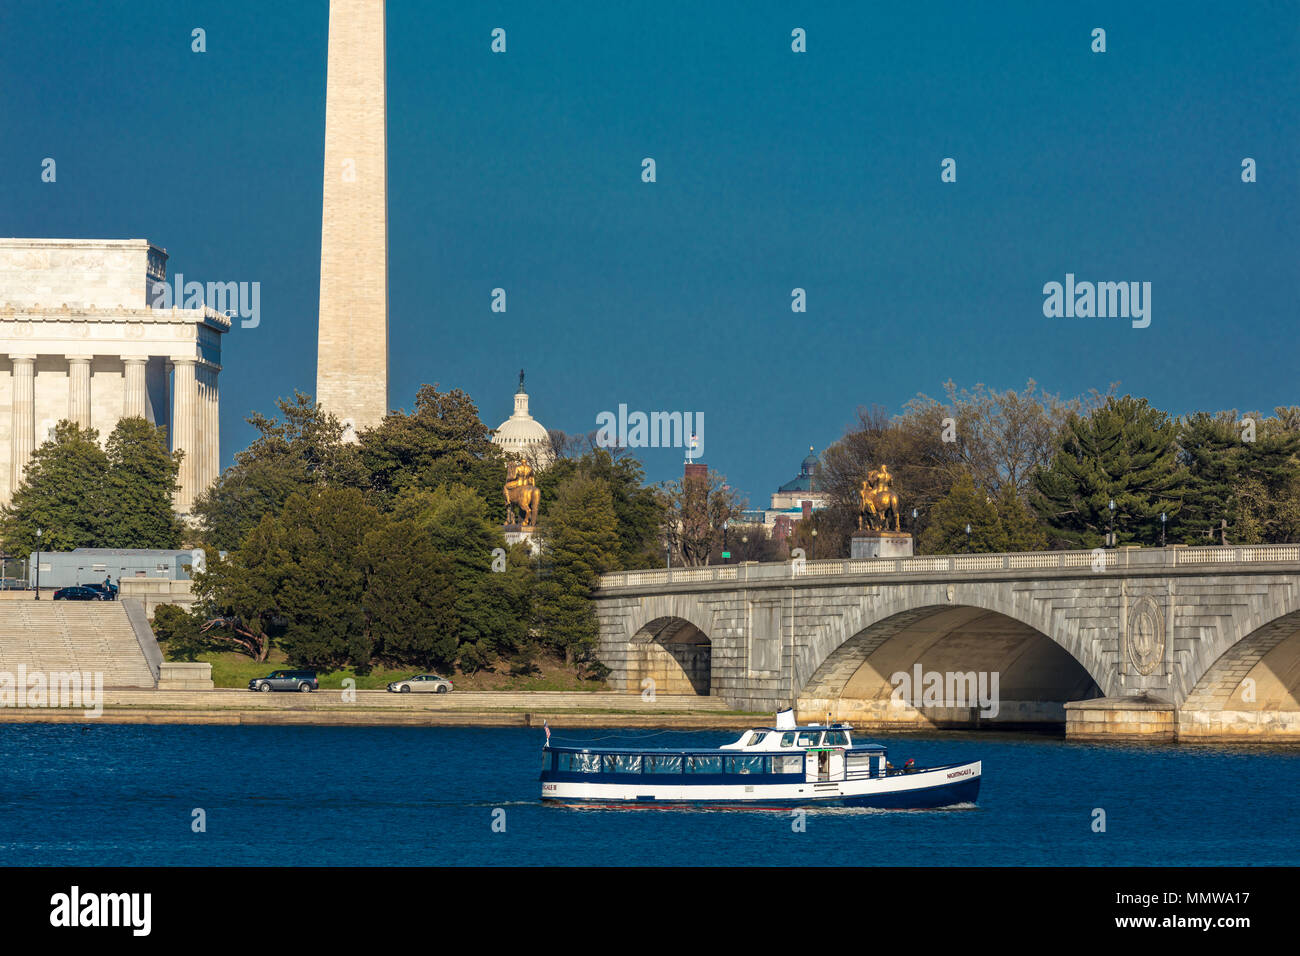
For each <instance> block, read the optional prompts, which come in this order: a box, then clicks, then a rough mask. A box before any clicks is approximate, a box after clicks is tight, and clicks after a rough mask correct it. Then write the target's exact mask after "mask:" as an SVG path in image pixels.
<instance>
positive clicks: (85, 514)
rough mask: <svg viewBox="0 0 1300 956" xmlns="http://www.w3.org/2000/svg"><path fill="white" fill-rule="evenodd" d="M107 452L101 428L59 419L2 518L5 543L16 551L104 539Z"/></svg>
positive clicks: (68, 546)
mask: <svg viewBox="0 0 1300 956" xmlns="http://www.w3.org/2000/svg"><path fill="white" fill-rule="evenodd" d="M107 473H108V457H107V455H105V454H104V450H103V449H102V448H100V446H99V432H97V431H96V430H95V429H93V428H82V427H80V426H79V425H77V424H75V423H73V422H70V421H61V422H59V423H58V425H56V426H55V429H54V437H53V438H52V439H51V440H50V441H47V442H45V443H44V444H42V445H41V446H40V447H39V448H37V449H36V451H35V453H34V454H33V455H32V458H31V460H30V461H29V462H28V465H27V470H26V471H25V472H24V474H23V480H22V483H21V484H20V485H19V486H18V489H17V490H16V491H15V492H14V495H13V498H12V500H11V501H10V503H9V506H8V507H7V508H5V509H4V514H3V517H2V518H0V534H2V535H3V537H4V544H5V547H6V548H7V549H8V550H9V551H11V552H14V553H17V554H27V553H29V552H31V551H35V550H36V541H37V539H36V531H37V529H40V530H41V531H42V537H41V550H42V551H71V550H72V549H73V548H93V547H98V546H100V545H101V544H102V543H103V538H104V530H105V527H106V525H107V519H106V508H105V504H106V502H105V495H104V488H105V478H106V476H107Z"/></svg>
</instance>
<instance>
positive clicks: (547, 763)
mask: <svg viewBox="0 0 1300 956" xmlns="http://www.w3.org/2000/svg"><path fill="white" fill-rule="evenodd" d="M554 757H555V754H553V753H551V752H550V751H549V750H543V751H542V771H543V772H545V771H547V770H550V769H551V761H552V759H553V758H554Z"/></svg>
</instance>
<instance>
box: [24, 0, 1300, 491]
mask: <svg viewBox="0 0 1300 956" xmlns="http://www.w3.org/2000/svg"><path fill="white" fill-rule="evenodd" d="M614 6H615V5H600V4H576V3H551V4H536V3H496V2H490V3H481V4H480V3H475V4H443V3H417V2H414V0H406V2H403V0H390V2H389V4H388V104H389V111H388V151H389V182H388V185H389V285H390V319H389V321H390V333H389V334H390V383H389V402H390V405H392V406H394V407H403V406H405V407H409V406H410V405H411V403H412V400H413V397H414V394H415V390H416V388H417V387H418V386H419V385H420V384H421V383H423V382H437V383H440V384H441V385H442V386H443V387H444V388H448V387H460V388H464V389H466V390H467V391H468V392H469V393H470V394H471V395H472V396H473V397H474V398H475V399H476V401H477V402H478V404H479V408H480V410H481V413H482V415H483V418H484V420H485V421H486V422H487V423H488V424H489V425H493V426H495V425H496V424H497V423H499V422H500V421H501V420H503V419H504V418H505V417H507V416H508V415H509V413H510V408H511V398H512V393H513V391H514V388H515V383H516V376H517V374H518V370H519V368H520V367H521V366H522V367H525V368H526V369H527V370H528V382H529V391H530V393H531V395H532V402H533V411H534V413H535V414H536V416H537V417H538V418H539V419H540V420H542V421H543V422H544V423H545V424H546V425H548V426H550V427H554V428H562V429H564V430H566V431H569V432H582V431H589V430H593V429H595V427H596V416H597V415H598V414H599V413H600V412H601V411H606V410H616V409H617V408H618V405H619V404H620V403H626V404H627V405H628V406H629V408H630V409H634V410H636V409H641V410H645V411H654V410H669V411H672V410H677V411H691V412H697V413H703V414H704V416H705V423H706V424H705V459H706V460H707V461H708V463H709V464H710V465H712V466H713V467H715V468H717V469H718V470H720V471H722V472H723V473H725V474H727V475H728V477H729V478H730V480H731V482H732V483H733V484H734V485H736V486H738V487H740V488H742V489H744V490H745V491H747V492H748V493H749V494H750V496H751V500H752V501H753V503H755V504H759V503H765V500H766V495H767V494H768V493H770V491H771V490H773V489H774V488H775V487H776V485H778V484H780V483H781V482H783V481H785V480H787V479H788V478H790V477H791V476H792V475H793V474H794V473H795V471H796V470H797V465H798V462H799V460H800V459H801V458H802V457H803V456H804V455H805V454H806V452H807V448H808V446H809V445H815V446H817V448H818V449H819V450H820V449H821V448H823V447H825V446H826V445H827V444H829V443H830V442H832V441H834V440H835V439H836V438H838V437H839V436H840V435H841V434H842V433H843V431H844V428H845V426H846V425H847V424H849V423H850V422H851V421H852V420H853V417H854V411H855V409H856V408H857V406H859V405H862V404H881V405H884V406H886V407H889V408H891V409H893V410H898V409H899V408H900V407H901V406H902V404H903V403H904V402H905V401H906V400H907V399H908V398H910V397H911V396H913V395H915V394H916V393H917V392H918V391H925V392H927V393H930V394H936V395H937V394H939V393H941V391H942V384H943V382H944V381H945V380H946V379H949V378H952V379H954V380H955V381H956V382H958V383H959V384H961V385H974V384H975V383H977V382H984V383H986V384H989V385H991V386H995V387H999V388H1004V387H1018V386H1021V385H1023V384H1024V382H1025V380H1026V379H1028V378H1031V377H1032V378H1034V379H1036V380H1037V381H1038V382H1039V383H1040V384H1041V385H1042V386H1043V387H1045V388H1047V389H1049V390H1051V391H1058V392H1061V393H1064V394H1066V395H1074V394H1078V393H1081V392H1084V391H1086V390H1087V389H1089V388H1093V387H1096V388H1099V389H1102V390H1104V389H1105V388H1106V387H1107V386H1108V385H1109V384H1110V383H1112V382H1116V381H1118V382H1120V383H1121V387H1122V389H1123V390H1125V391H1132V392H1134V393H1137V394H1141V395H1145V396H1148V397H1149V398H1151V399H1152V401H1153V402H1154V403H1155V404H1157V405H1159V406H1161V407H1163V408H1166V409H1168V410H1170V411H1173V412H1176V413H1181V412H1185V411H1189V410H1193V409H1200V408H1204V409H1218V408H1227V407H1236V408H1241V409H1247V408H1263V409H1271V408H1272V407H1273V406H1274V405H1277V404H1283V403H1286V404H1291V403H1300V394H1297V389H1296V378H1297V376H1296V366H1297V357H1298V356H1297V352H1298V351H1300V349H1298V348H1297V344H1296V330H1297V327H1298V323H1297V317H1298V313H1297V301H1298V299H1300V277H1298V276H1300V270H1298V269H1297V265H1298V263H1300V225H1298V223H1300V215H1298V214H1300V172H1298V171H1297V170H1298V169H1300V155H1298V151H1297V140H1298V139H1300V134H1298V133H1297V130H1300V115H1298V114H1300V109H1298V106H1300V67H1298V65H1297V64H1300V29H1298V28H1300V5H1297V4H1295V3H1285V4H1268V3H1261V4H1250V5H1246V6H1244V7H1234V6H1229V5H1218V6H1210V5H1205V4H1195V3H1192V4H1187V3H1178V4H1173V3H1168V4H1150V5H1147V4H1143V5H1141V7H1142V8H1141V9H1130V6H1131V5H1126V4H1089V5H1087V9H1086V10H1084V9H1082V8H1081V7H1080V8H1079V9H1055V7H1056V6H1057V5H1049V4H1032V3H1024V4H998V5H996V10H995V11H994V12H990V11H988V10H986V9H983V8H984V7H986V6H988V5H975V4H970V5H956V4H953V5H949V4H937V5H936V4H926V5H924V6H918V5H896V6H884V5H877V4H861V3H853V4H827V3H817V4H807V5H800V4H776V3H760V2H746V3H708V4H699V3H660V4H650V5H646V4H638V5H627V6H626V8H622V6H623V5H619V7H620V8H619V9H614ZM195 27H202V28H204V29H205V30H206V32H207V52H206V53H203V54H196V53H193V52H191V50H190V43H191V40H190V31H191V30H192V29H193V28H195ZM326 27H327V5H326V3H324V2H310V3H307V2H303V3H283V4H270V3H265V2H260V3H253V2H245V0H230V2H225V3H221V4H200V3H186V2H178V0H173V2H150V0H132V2H131V3H129V4H102V3H91V2H71V0H69V2H57V0H54V2H43V3H39V4H17V3H6V4H3V5H0V235H6V236H57V237H85V238H91V237H94V238H129V237H145V238H149V239H151V240H153V241H154V242H156V243H158V244H160V245H163V246H165V247H166V248H167V249H168V251H169V252H170V253H171V262H170V267H171V269H172V271H173V272H175V271H181V272H184V273H185V274H186V276H187V277H188V278H192V279H200V280H221V281H226V280H242V281H260V282H261V284H262V299H261V309H262V322H261V325H260V327H258V328H256V329H239V328H236V329H235V330H234V331H233V332H232V333H231V334H230V335H229V336H228V337H227V339H226V347H225V356H224V361H225V371H224V372H223V373H222V382H223V384H222V459H223V462H224V463H228V462H229V460H230V458H231V456H232V454H233V453H234V452H235V451H236V450H238V449H239V448H241V447H243V446H244V445H245V444H246V443H247V442H248V440H249V438H250V437H251V429H249V428H248V426H246V425H245V424H244V423H243V421H242V419H243V416H244V415H246V414H247V413H248V412H249V411H250V410H252V409H259V410H263V411H268V410H270V408H271V406H272V403H273V402H274V400H275V399H276V397H278V396H282V395H288V394H290V393H291V392H292V391H293V390H294V389H295V388H297V389H302V390H304V391H309V392H310V391H313V390H314V382H315V359H316V336H315V320H316V309H317V301H318V291H319V286H318V283H319V255H320V198H321V175H322V170H321V163H322V153H323V142H324V108H325V103H324V96H325V56H326ZM494 27H502V28H504V29H505V30H506V31H507V45H508V52H507V53H505V54H504V55H494V54H492V53H491V52H490V50H489V43H490V33H491V30H492V29H493V28H494ZM795 27H802V28H804V29H805V30H806V31H807V36H808V41H807V43H808V52H807V53H805V54H795V53H793V52H791V50H790V31H791V30H792V29H793V28H795ZM1094 27H1102V28H1104V29H1105V30H1106V32H1107V36H1106V39H1107V52H1106V53H1104V54H1094V53H1093V52H1091V50H1090V44H1091V36H1090V34H1091V31H1092V29H1093V28H1094ZM47 156H49V157H54V158H55V159H56V161H57V163H58V181H57V182H56V183H53V184H49V183H42V182H41V180H40V171H41V165H40V164H41V160H42V159H43V158H44V157H47ZM647 156H649V157H653V158H654V159H655V160H656V163H657V174H658V181H657V182H655V183H653V184H647V183H643V182H642V181H641V175H640V174H641V160H642V159H643V158H644V157H647ZM945 157H953V158H954V159H956V161H957V182H956V183H951V184H945V183H941V182H940V162H941V160H942V159H943V158H945ZM1244 157H1252V158H1253V159H1255V161H1256V162H1257V165H1258V182H1256V183H1253V184H1245V183H1243V182H1242V181H1241V175H1240V172H1241V161H1242V159H1243V158H1244ZM1067 272H1072V273H1074V274H1075V275H1076V276H1077V277H1078V278H1079V279H1080V280H1084V279H1089V280H1093V281H1148V282H1150V283H1151V284H1152V322H1151V325H1150V327H1149V328H1146V329H1133V328H1131V326H1130V324H1129V323H1128V322H1127V321H1124V320H1122V319H1064V318H1055V319H1049V318H1045V317H1044V316H1043V310H1042V305H1043V294H1042V287H1043V285H1044V283H1046V282H1050V281H1058V282H1062V281H1064V278H1065V274H1066V273H1067ZM498 286H500V287H503V288H505V289H506V290H507V296H508V304H509V310H508V312H507V313H506V314H505V315H500V314H497V313H493V312H491V311H490V308H489V306H490V296H491V290H492V289H493V288H494V287H498ZM795 287H800V288H804V289H806V290H807V301H808V310H807V312H806V313H803V314H796V313H792V312H791V309H790V301H791V300H790V294H791V289H793V288H795ZM642 457H643V460H644V461H645V462H646V465H647V470H648V472H649V476H650V477H651V478H652V479H655V480H659V479H663V478H667V477H672V476H674V475H676V474H679V473H680V468H681V460H682V455H681V453H680V452H679V451H674V450H656V451H647V452H644V453H643V454H642Z"/></svg>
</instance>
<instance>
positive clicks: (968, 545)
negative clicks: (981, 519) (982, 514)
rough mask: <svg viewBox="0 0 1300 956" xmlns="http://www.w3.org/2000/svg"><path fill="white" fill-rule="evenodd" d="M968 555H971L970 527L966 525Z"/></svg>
mask: <svg viewBox="0 0 1300 956" xmlns="http://www.w3.org/2000/svg"><path fill="white" fill-rule="evenodd" d="M966 553H967V554H970V525H969V524H967V525H966Z"/></svg>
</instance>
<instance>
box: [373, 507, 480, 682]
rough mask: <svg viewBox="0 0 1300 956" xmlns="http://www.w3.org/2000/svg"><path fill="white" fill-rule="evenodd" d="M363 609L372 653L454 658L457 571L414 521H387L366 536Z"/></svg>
mask: <svg viewBox="0 0 1300 956" xmlns="http://www.w3.org/2000/svg"><path fill="white" fill-rule="evenodd" d="M365 564H366V588H365V612H366V623H367V626H368V628H369V631H370V638H371V640H372V641H373V643H374V652H375V656H376V657H378V658H380V659H381V660H383V661H386V662H388V663H390V664H407V665H410V666H412V667H419V668H432V667H438V668H446V667H450V666H451V665H452V664H453V663H454V662H455V660H456V651H457V631H458V623H459V622H458V619H457V613H456V605H457V600H456V598H457V595H456V576H455V573H454V569H453V564H452V560H451V558H450V557H449V556H447V555H444V554H439V553H438V551H437V549H436V548H434V546H433V542H432V540H431V539H430V537H429V534H428V532H427V531H426V530H425V529H424V528H422V527H420V525H419V524H417V523H416V522H415V521H412V520H404V521H386V522H384V523H383V524H382V525H381V527H379V528H377V529H376V530H374V531H371V532H370V533H369V534H367V535H366V539H365Z"/></svg>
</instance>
